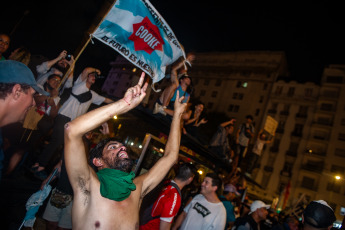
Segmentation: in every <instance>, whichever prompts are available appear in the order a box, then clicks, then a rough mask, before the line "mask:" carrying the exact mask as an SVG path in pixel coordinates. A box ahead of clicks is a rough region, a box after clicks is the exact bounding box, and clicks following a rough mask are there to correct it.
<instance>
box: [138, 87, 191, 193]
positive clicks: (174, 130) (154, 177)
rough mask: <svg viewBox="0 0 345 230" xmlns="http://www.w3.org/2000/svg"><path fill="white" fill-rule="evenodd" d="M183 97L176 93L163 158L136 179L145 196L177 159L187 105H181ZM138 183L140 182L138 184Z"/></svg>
mask: <svg viewBox="0 0 345 230" xmlns="http://www.w3.org/2000/svg"><path fill="white" fill-rule="evenodd" d="M183 99H184V97H181V98H180V97H179V92H178V91H177V95H176V100H175V103H174V116H173V119H172V122H171V126H170V133H169V137H168V141H167V143H166V145H165V152H164V156H163V157H162V158H160V159H159V160H158V161H157V163H156V164H155V165H154V166H153V167H152V168H151V169H150V170H149V171H148V173H146V174H143V175H142V176H139V177H138V180H142V183H143V187H142V191H143V193H144V194H142V195H146V194H147V193H148V192H150V191H151V190H152V189H153V188H155V187H156V186H157V184H158V183H159V182H161V181H162V180H163V178H164V177H165V175H166V174H167V173H168V172H169V170H170V169H171V167H172V166H173V165H174V164H175V163H176V161H177V159H178V153H179V149H180V141H181V125H180V124H181V123H180V122H181V117H182V114H183V112H184V111H185V109H186V107H187V103H182V101H183ZM139 183H140V182H139Z"/></svg>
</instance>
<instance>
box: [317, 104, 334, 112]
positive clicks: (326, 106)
mask: <svg viewBox="0 0 345 230" xmlns="http://www.w3.org/2000/svg"><path fill="white" fill-rule="evenodd" d="M320 109H321V110H323V111H333V105H332V104H329V103H321V106H320Z"/></svg>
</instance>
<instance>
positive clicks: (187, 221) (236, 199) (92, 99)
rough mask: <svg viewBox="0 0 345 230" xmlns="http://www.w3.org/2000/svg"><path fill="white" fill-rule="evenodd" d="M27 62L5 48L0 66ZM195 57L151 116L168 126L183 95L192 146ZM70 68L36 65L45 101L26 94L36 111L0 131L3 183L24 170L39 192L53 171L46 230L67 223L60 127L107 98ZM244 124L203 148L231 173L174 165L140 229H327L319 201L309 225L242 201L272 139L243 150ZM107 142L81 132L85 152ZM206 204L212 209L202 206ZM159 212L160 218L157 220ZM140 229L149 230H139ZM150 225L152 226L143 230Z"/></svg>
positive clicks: (6, 41) (59, 61) (197, 120)
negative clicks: (172, 197)
mask: <svg viewBox="0 0 345 230" xmlns="http://www.w3.org/2000/svg"><path fill="white" fill-rule="evenodd" d="M9 46H10V37H9V36H8V35H6V34H0V60H5V59H6V58H5V57H4V53H6V51H7V49H8V48H9ZM30 56H31V53H30V51H29V50H28V49H26V48H25V47H19V48H17V49H13V52H12V53H11V54H10V55H8V58H7V59H8V60H15V61H19V62H22V63H23V64H25V65H28V63H29V61H30ZM195 58H197V57H195V56H194V55H193V54H188V55H187V58H186V60H183V59H181V60H179V61H177V62H176V63H174V65H173V66H172V68H171V73H169V74H170V76H171V84H170V85H169V86H168V87H167V88H166V89H165V90H164V91H163V92H162V93H161V95H160V97H159V99H158V100H157V102H156V104H155V107H154V109H153V111H152V114H153V116H164V117H166V118H167V119H168V120H170V121H171V119H172V117H173V114H174V106H173V105H174V102H175V100H176V98H177V92H179V95H180V96H181V95H182V96H184V101H183V102H184V103H187V104H188V107H187V109H186V111H185V112H184V113H183V115H182V122H181V130H182V132H183V133H184V134H185V135H190V136H191V137H194V138H196V139H198V136H199V135H198V132H199V127H200V126H201V125H203V124H206V123H207V122H208V120H206V118H205V115H204V112H205V109H206V108H205V105H204V104H203V103H202V102H201V101H198V100H191V98H192V97H193V84H192V76H189V75H188V71H187V69H186V68H185V62H186V61H187V62H190V63H192V62H193V60H194V59H195ZM74 64H75V63H74V58H73V56H69V55H68V54H67V52H66V51H65V50H64V51H62V52H61V53H60V54H59V55H58V56H57V57H56V58H54V59H52V60H48V61H45V62H43V63H41V64H39V65H37V66H36V71H37V76H35V78H36V80H37V83H38V85H39V86H40V87H41V88H42V89H43V90H45V91H46V92H48V93H49V96H46V95H44V94H39V93H36V94H35V95H34V99H35V104H36V105H35V106H33V107H31V108H30V109H29V110H28V112H27V116H26V117H25V119H24V121H23V122H16V123H13V124H10V125H7V126H4V127H2V133H3V134H2V136H3V140H4V141H3V146H2V149H3V150H4V161H3V164H2V166H3V168H1V169H0V170H1V171H2V173H3V175H2V177H11V176H12V175H14V173H15V172H16V170H17V169H18V167H27V170H28V171H30V172H31V173H32V175H33V176H34V177H36V178H37V179H39V180H41V181H42V186H43V185H44V184H45V183H46V182H47V178H49V175H51V172H52V171H53V169H54V168H58V169H59V172H60V178H59V179H58V180H59V186H57V188H56V189H55V190H54V191H53V194H54V195H53V196H52V197H50V202H49V204H53V203H54V202H55V203H54V205H55V206H54V205H53V206H54V207H48V206H47V210H48V208H50V209H54V208H55V209H56V208H57V209H59V210H65V211H66V210H68V211H66V212H65V213H64V214H60V215H65V216H64V219H63V221H61V223H60V221H59V220H56V219H55V218H53V217H52V214H51V213H48V211H47V212H45V214H44V215H43V218H44V219H45V220H46V221H47V227H48V228H49V229H55V228H56V227H57V226H59V227H62V228H65V229H71V221H67V220H66V219H68V218H71V217H70V215H71V213H70V210H71V206H72V203H73V192H72V189H71V188H70V185H69V183H68V177H67V173H66V169H65V168H64V158H63V144H64V140H63V132H64V125H65V124H66V123H68V122H69V121H71V120H74V119H75V118H77V117H79V116H80V115H82V114H84V113H86V112H87V111H88V109H89V108H90V105H91V104H92V103H94V104H96V105H101V104H103V103H105V104H107V103H112V102H113V100H111V99H110V98H106V97H103V96H101V95H100V94H98V93H97V92H94V91H93V90H91V89H90V88H91V86H92V85H93V84H94V83H95V81H96V79H97V76H99V75H100V74H101V73H100V71H99V70H98V69H96V68H93V67H85V69H84V70H83V71H82V73H81V74H80V75H79V76H78V77H77V78H76V80H75V78H74ZM64 77H66V79H64ZM190 101H193V103H190ZM245 120H246V121H245V123H243V124H240V125H239V128H238V129H237V130H235V122H236V118H229V119H228V120H226V121H223V122H220V123H219V126H218V127H217V130H216V132H215V133H214V135H213V136H212V137H210V140H209V143H208V144H207V148H208V150H209V151H211V152H212V153H213V154H215V155H216V156H218V157H219V158H220V159H222V160H223V161H226V162H229V163H230V164H231V166H232V167H231V170H229V172H228V173H227V175H226V177H224V175H217V173H218V172H216V173H209V174H207V175H206V176H203V177H202V176H200V175H199V174H198V173H197V171H196V170H195V169H193V168H192V166H190V165H189V164H188V166H186V164H185V163H184V162H180V163H179V164H177V165H176V168H174V169H172V170H173V171H172V173H169V175H170V177H167V178H166V180H164V185H162V186H161V187H160V190H159V191H156V192H157V194H156V196H153V195H152V194H151V195H150V196H148V197H150V198H151V201H150V202H151V203H154V205H155V207H156V208H157V209H155V210H156V211H157V210H160V209H158V207H160V208H161V210H162V212H159V211H157V216H156V217H155V218H154V219H151V220H148V221H144V222H142V224H141V226H140V229H155V228H156V227H157V226H158V228H157V229H159V226H161V228H162V225H160V224H163V223H165V224H167V225H166V226H165V227H167V228H171V229H205V226H213V229H240V230H242V229H248V230H249V229H253V230H257V229H265V230H266V229H284V230H298V229H302V228H303V224H302V222H303V223H304V224H306V225H304V228H310V229H326V228H328V227H329V226H331V223H332V222H333V221H334V220H335V219H334V214H333V216H332V213H331V212H329V209H328V208H329V206H328V205H327V203H325V202H324V201H319V202H314V203H311V204H312V207H311V206H310V207H309V206H308V207H309V208H310V209H311V210H309V209H306V210H305V212H304V214H305V216H307V215H309V216H310V218H311V219H310V220H309V219H305V220H303V221H302V220H301V219H299V216H295V215H285V214H284V213H280V214H278V213H276V212H275V210H273V209H271V207H270V205H267V204H265V203H264V202H262V201H260V200H255V201H252V200H250V199H249V198H248V196H247V194H246V191H247V184H246V183H247V182H246V178H248V177H249V178H250V177H251V173H252V172H253V169H254V168H255V165H256V164H257V163H258V160H259V158H260V156H261V152H262V149H263V146H264V145H265V144H267V143H270V142H271V141H272V139H273V137H272V136H270V137H269V138H268V134H267V133H266V132H265V131H264V130H260V131H259V134H258V135H257V138H256V139H255V141H254V145H253V147H252V148H250V149H248V146H249V143H250V140H253V138H254V134H255V128H254V125H253V123H254V120H253V117H252V116H251V115H248V116H246V118H245ZM113 135H114V134H112V133H110V132H109V129H108V127H107V124H104V126H103V128H102V130H101V131H100V132H98V131H97V130H95V131H93V132H88V133H85V135H84V137H83V138H84V142H85V146H86V149H92V148H93V147H94V146H95V145H96V144H97V143H98V142H99V140H100V139H101V138H103V137H104V136H113ZM245 156H247V158H246V166H247V167H246V168H245V169H244V168H243V167H242V163H243V159H244V157H245ZM181 170H182V171H183V170H185V171H186V172H185V174H188V176H186V175H185V174H183V173H181ZM0 175H1V174H0ZM201 177H202V178H201ZM60 181H61V183H60ZM176 184H177V185H178V186H177V187H179V188H178V189H177V188H176ZM168 189H170V190H171V191H172V193H171V194H177V192H178V194H179V196H180V201H179V205H178V206H176V207H175V206H174V212H172V213H170V214H166V213H165V212H163V211H164V210H165V209H167V208H168V207H169V206H165V205H168V204H170V203H169V202H170V201H171V200H167V201H166V203H164V204H161V203H159V202H158V203H157V201H156V198H157V197H159V194H162V191H164V192H167V190H168ZM175 189H176V191H177V192H176V191H175ZM58 196H59V197H62V200H63V201H56V200H54V198H56V197H58ZM165 199H167V198H165ZM51 200H53V201H51ZM210 200H211V201H212V202H209V201H210ZM150 202H149V201H148V202H147V205H146V207H145V206H143V209H144V208H149V207H150ZM212 203H213V204H212ZM215 204H217V205H215ZM171 205H173V204H171ZM174 205H176V204H174ZM308 207H307V208H308ZM151 208H152V206H151ZM198 208H199V209H198ZM319 209H320V210H326V211H324V212H322V214H323V215H326V214H327V215H328V216H325V217H322V216H321V217H319V219H316V220H315V218H316V217H315V216H316V214H315V210H319ZM148 210H149V211H148V213H149V214H148V216H150V215H151V216H154V215H153V213H154V211H152V209H148ZM209 210H212V215H209V214H208V213H207V211H209ZM205 212H206V213H205ZM142 213H144V210H143V212H142ZM162 213H164V215H165V214H166V215H167V216H163V214H162ZM196 213H199V214H200V213H203V214H202V216H203V217H204V218H203V219H198V218H200V216H198V215H196ZM325 213H326V214H325ZM175 216H176V218H174V217H175ZM143 217H144V214H143V215H142V216H141V217H140V218H141V220H142V218H143ZM59 218H61V216H60V217H59ZM327 220H328V221H327ZM150 221H151V222H150ZM330 221H332V222H331V223H330ZM195 222H198V223H199V224H200V225H199V227H200V228H199V227H195V225H193V224H194V223H195ZM147 224H148V226H149V227H147V226H146V227H145V225H147ZM150 224H152V226H156V227H155V228H151V227H150ZM191 226H194V227H191ZM305 226H307V227H305Z"/></svg>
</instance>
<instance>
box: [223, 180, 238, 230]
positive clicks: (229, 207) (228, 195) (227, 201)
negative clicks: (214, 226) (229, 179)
mask: <svg viewBox="0 0 345 230" xmlns="http://www.w3.org/2000/svg"><path fill="white" fill-rule="evenodd" d="M239 195H240V193H239V192H237V189H236V186H235V185H233V184H226V185H225V186H224V190H223V195H220V196H219V200H221V201H222V202H223V205H224V207H225V210H226V225H225V229H229V228H231V227H232V225H233V224H234V222H235V219H236V217H235V212H234V205H233V204H232V201H233V200H234V199H235V197H236V196H239Z"/></svg>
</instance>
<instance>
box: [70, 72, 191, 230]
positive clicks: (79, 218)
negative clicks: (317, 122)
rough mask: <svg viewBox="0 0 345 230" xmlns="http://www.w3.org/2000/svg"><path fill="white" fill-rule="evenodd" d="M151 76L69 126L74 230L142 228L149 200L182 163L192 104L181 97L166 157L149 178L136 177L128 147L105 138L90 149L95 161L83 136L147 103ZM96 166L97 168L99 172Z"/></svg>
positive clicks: (149, 173)
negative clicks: (184, 125) (184, 121)
mask: <svg viewBox="0 0 345 230" xmlns="http://www.w3.org/2000/svg"><path fill="white" fill-rule="evenodd" d="M144 77H145V74H144V73H143V74H142V75H141V78H140V80H139V83H138V84H137V85H136V86H134V87H131V88H129V89H128V90H127V91H126V93H125V95H124V97H123V98H122V99H121V100H118V101H116V102H114V103H111V104H109V105H105V106H102V107H100V108H98V109H95V110H92V111H90V112H88V113H85V114H84V115H82V116H80V117H77V118H76V119H74V120H73V121H71V122H69V123H67V124H66V125H65V162H66V169H67V173H68V177H69V180H70V183H71V185H72V188H73V193H74V198H73V202H74V203H73V207H72V225H73V229H83V230H84V229H138V228H139V208H140V205H141V202H142V199H143V197H144V196H145V195H146V194H147V193H149V192H150V191H151V190H152V189H153V188H155V187H156V186H157V185H158V183H159V182H160V181H161V180H162V179H163V178H164V176H165V175H166V174H167V173H168V171H169V170H170V168H171V167H172V166H173V165H174V164H175V163H176V161H177V159H178V153H179V147H180V139H181V129H180V120H181V116H182V113H183V112H184V110H185V108H186V104H185V103H182V101H183V97H181V98H180V97H179V95H177V100H176V101H175V108H174V116H173V120H172V123H171V128H170V133H169V137H168V141H167V143H166V146H165V154H164V156H163V157H162V158H160V160H158V162H157V163H156V164H155V165H154V166H153V167H152V168H151V169H150V170H149V171H148V172H147V173H145V174H142V175H140V176H138V177H136V178H134V176H135V175H134V172H131V170H132V165H133V162H132V161H131V160H130V159H129V157H128V154H127V150H126V147H125V146H124V145H123V144H122V143H120V142H118V141H116V140H114V139H105V140H102V141H101V142H100V143H98V145H97V146H96V147H95V148H93V149H92V151H90V154H89V162H88V158H87V154H86V152H85V149H84V144H83V140H82V136H83V135H84V134H85V133H86V132H88V131H90V130H93V129H95V128H96V127H98V126H99V125H101V124H102V123H104V122H106V121H107V120H109V119H111V118H112V117H113V116H114V115H120V114H123V113H126V112H128V111H130V110H131V109H133V108H135V107H136V106H137V105H139V103H140V102H141V101H142V100H143V99H144V97H145V95H146V93H145V91H146V88H147V83H145V84H144V86H143V83H144ZM92 167H96V168H97V170H98V172H96V171H95V170H94V169H93V168H92Z"/></svg>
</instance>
